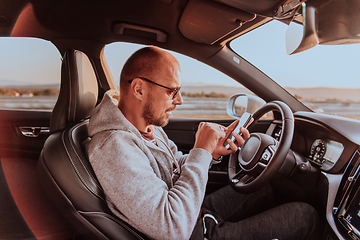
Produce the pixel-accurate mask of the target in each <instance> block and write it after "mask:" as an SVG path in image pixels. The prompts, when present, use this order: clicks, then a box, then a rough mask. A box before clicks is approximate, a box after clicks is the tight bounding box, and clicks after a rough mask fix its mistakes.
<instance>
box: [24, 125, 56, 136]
mask: <svg viewBox="0 0 360 240" xmlns="http://www.w3.org/2000/svg"><path fill="white" fill-rule="evenodd" d="M19 130H20V132H21V134H22V135H24V136H25V137H38V136H39V135H40V134H41V133H49V132H50V128H49V127H19Z"/></svg>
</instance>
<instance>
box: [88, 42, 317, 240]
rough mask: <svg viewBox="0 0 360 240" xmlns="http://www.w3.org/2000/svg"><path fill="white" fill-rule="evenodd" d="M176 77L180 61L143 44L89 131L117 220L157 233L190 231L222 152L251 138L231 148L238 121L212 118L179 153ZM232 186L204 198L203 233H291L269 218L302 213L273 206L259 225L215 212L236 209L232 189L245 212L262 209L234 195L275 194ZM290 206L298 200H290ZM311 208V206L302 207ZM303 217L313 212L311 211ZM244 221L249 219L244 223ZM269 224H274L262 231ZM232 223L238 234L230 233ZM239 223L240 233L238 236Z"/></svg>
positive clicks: (264, 198) (169, 235)
mask: <svg viewBox="0 0 360 240" xmlns="http://www.w3.org/2000/svg"><path fill="white" fill-rule="evenodd" d="M179 77H180V67H179V64H178V62H177V61H176V59H175V58H174V57H173V56H172V55H171V54H169V53H168V52H165V51H163V50H161V49H159V48H156V47H147V48H143V49H140V50H138V51H137V52H135V53H134V54H133V55H132V56H131V57H130V58H129V59H128V60H127V62H126V63H125V65H124V67H123V70H122V73H121V76H120V97H119V98H118V96H112V95H111V93H110V92H108V93H106V94H105V95H104V98H103V100H102V102H101V104H99V106H98V107H97V108H96V109H95V111H94V113H93V114H92V116H91V119H90V123H89V134H90V136H91V137H92V139H91V142H90V144H89V159H90V162H91V164H92V166H93V168H94V171H95V173H96V175H97V177H98V179H99V181H100V183H101V185H102V187H103V189H104V191H105V194H106V196H107V200H108V203H109V207H110V208H111V210H112V211H113V212H114V213H115V214H116V215H117V216H119V218H121V219H123V220H124V221H126V222H128V223H129V224H130V225H132V226H133V227H135V228H136V229H138V230H139V231H141V232H142V233H144V234H146V235H147V236H149V237H150V238H152V239H189V238H190V237H191V234H192V232H193V230H194V227H195V225H196V223H197V221H198V219H199V217H200V213H201V207H202V204H203V200H204V195H205V189H206V184H207V177H208V169H209V167H210V166H211V164H212V163H213V162H214V161H217V160H218V159H219V158H220V157H221V156H223V155H227V154H230V153H232V152H235V151H236V150H237V149H238V147H239V146H241V145H242V144H243V143H244V141H245V140H246V139H247V138H248V137H249V132H248V131H247V130H246V129H241V133H242V135H241V136H240V135H238V134H234V136H235V138H236V143H233V142H229V143H230V146H231V149H230V150H227V149H225V148H224V146H223V143H224V139H225V137H226V136H227V135H228V134H229V132H231V130H232V129H233V128H234V127H235V124H236V123H237V122H234V123H233V124H231V125H230V126H229V127H228V128H226V127H223V126H220V125H217V124H214V123H201V124H200V125H199V128H198V130H197V133H196V140H195V144H194V148H193V149H192V150H191V151H190V153H189V154H186V155H183V154H182V153H181V152H179V151H178V150H177V147H176V145H175V144H174V143H173V142H172V141H171V140H169V139H168V137H167V135H166V134H165V132H164V131H163V130H162V128H161V127H164V126H165V125H166V124H167V123H168V121H169V118H170V115H171V111H173V110H174V109H175V108H176V106H177V105H181V104H182V103H183V101H182V98H181V93H180V91H179V90H180V87H181V82H180V78H179ZM230 190H231V189H230ZM230 190H229V188H226V189H224V190H222V191H223V192H220V195H219V194H214V195H210V196H209V197H207V199H208V201H205V203H204V207H203V214H202V216H203V218H204V222H205V228H206V229H207V235H206V236H207V237H209V238H210V239H211V238H214V239H216V238H224V237H227V238H228V239H234V236H236V239H239V238H241V237H244V239H251V238H250V236H251V237H253V238H254V239H261V238H257V237H256V236H264V237H266V238H268V239H270V238H275V237H278V236H288V235H279V234H280V233H279V232H281V231H282V229H284V228H285V229H287V228H286V226H285V227H284V226H279V227H277V228H276V227H273V226H272V223H269V222H271V218H272V217H276V218H274V219H277V217H279V218H281V219H280V220H279V221H282V222H284V223H286V222H288V221H292V220H293V218H294V219H295V218H298V217H299V216H300V215H301V214H300V215H296V216H295V215H292V216H291V217H292V218H287V217H284V215H287V214H288V212H289V209H286V211H275V210H270V211H273V212H274V213H276V214H277V215H276V214H271V212H270V214H267V215H260V216H263V217H264V218H263V219H262V220H265V221H267V220H269V221H267V222H264V223H262V224H264V225H263V226H261V227H259V225H258V224H259V221H261V219H260V220H259V219H257V220H256V221H257V223H258V224H257V227H256V226H253V225H254V223H255V222H254V220H251V218H250V221H249V220H248V219H245V220H244V219H241V218H240V219H239V221H238V222H235V223H227V222H226V221H225V220H226V219H225V218H227V217H228V216H224V215H222V213H221V212H216V211H223V213H224V214H225V213H226V214H227V215H231V213H230V212H231V211H229V210H225V209H221V206H222V204H221V201H222V200H221V199H220V201H219V198H221V195H224V194H227V196H224V197H226V198H227V197H229V198H231V199H232V200H234V201H235V204H236V207H238V206H242V207H244V208H245V209H246V210H245V211H243V212H245V213H246V212H249V214H250V215H249V217H251V215H252V213H250V212H252V210H251V211H250V210H248V209H254V208H255V209H256V210H257V209H258V208H256V207H254V206H252V207H248V206H245V205H242V203H241V202H240V203H239V202H238V200H237V199H240V200H244V202H245V203H247V204H248V203H254V204H262V203H264V202H265V203H266V204H267V205H268V203H267V202H268V199H270V198H269V197H268V196H271V194H264V191H260V193H257V194H254V195H252V196H255V197H251V198H243V197H241V196H240V195H239V194H237V193H234V192H233V191H232V193H229V192H231V191H230ZM267 191H268V190H266V191H265V192H267ZM233 194H235V195H233ZM230 195H231V196H230ZM219 196H220V197H219ZM234 197H235V198H236V199H234ZM224 200H225V199H224ZM225 205H227V204H225ZM250 205H251V204H250ZM232 206H234V205H232ZM292 207H295V206H291V205H290V206H288V208H292ZM266 209H267V208H265V209H262V210H266ZM309 209H310V207H307V206H306V207H304V208H302V209H301V210H309ZM235 212H236V211H235ZM238 212H240V211H238ZM279 212H280V214H279ZM312 213H313V212H312V211H311V212H310V214H312ZM246 214H247V213H246ZM246 214H245V215H246ZM245 215H244V216H245ZM303 215H306V216H308V214H307V213H304V214H303ZM244 216H240V217H244ZM311 216H312V215H311ZM283 217H284V219H285V220H283ZM304 219H305V220H306V221H308V220H309V219H307V218H302V217H301V216H300V220H304ZM244 221H245V224H242V222H244ZM312 223H314V221H311V224H312ZM234 224H237V225H234ZM307 224H310V223H307ZM305 225H306V224H305ZM313 225H314V224H313ZM242 226H243V227H245V228H248V227H251V233H249V234H247V233H246V232H247V231H246V229H243V228H242ZM302 226H303V225H302ZM264 227H265V228H267V227H268V228H269V229H267V230H264V231H262V232H260V233H257V232H259V229H262V228H264ZM290 227H293V225H291V226H290ZM311 227H315V226H311ZM229 228H232V229H233V231H235V233H236V235H231V234H230V235H229V234H228V233H227V232H228V231H229ZM222 229H224V231H223V230H222ZM237 229H240V230H241V231H242V232H241V234H240V235H239V232H237ZM297 229H298V228H297ZM297 229H294V230H297ZM291 230H293V229H291ZM301 231H302V234H303V235H301V234H299V233H297V234H298V235H297V236H296V238H294V239H300V238H299V237H302V236H308V235H309V234H311V229H310V230H309V227H308V228H306V229H305V228H303V229H302V230H301ZM232 234H234V233H232ZM251 234H252V235H251ZM290 235H291V234H290ZM246 236H249V238H247V237H246Z"/></svg>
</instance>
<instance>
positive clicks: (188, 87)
mask: <svg viewBox="0 0 360 240" xmlns="http://www.w3.org/2000/svg"><path fill="white" fill-rule="evenodd" d="M142 47H145V46H144V45H139V44H131V43H120V42H117V43H112V44H109V45H107V46H106V47H105V50H104V55H105V59H106V62H107V64H108V66H109V69H110V72H111V73H112V75H113V78H114V80H115V81H116V84H117V85H118V86H119V79H120V72H121V69H122V66H123V65H124V63H125V61H126V59H127V58H128V57H129V56H130V55H131V54H132V53H134V52H135V51H136V50H138V49H140V48H142ZM169 52H170V53H171V54H173V55H174V56H175V58H176V59H177V60H178V61H179V63H180V67H181V82H182V87H181V94H182V97H183V101H184V104H183V105H181V106H178V107H177V109H176V110H175V111H174V112H173V114H172V117H184V118H206V119H221V118H225V119H229V118H230V117H229V116H228V115H227V112H226V106H227V101H228V98H229V97H230V96H231V95H233V94H235V93H244V92H246V93H248V92H249V91H248V90H246V89H245V88H244V87H243V86H242V85H241V84H239V83H238V82H236V81H235V80H234V79H232V78H230V77H228V76H227V75H225V74H223V73H221V72H219V71H217V70H216V69H214V68H212V67H210V66H208V65H206V64H203V63H201V62H199V61H197V60H195V59H192V58H190V57H187V56H184V55H182V54H179V53H175V52H172V51H169Z"/></svg>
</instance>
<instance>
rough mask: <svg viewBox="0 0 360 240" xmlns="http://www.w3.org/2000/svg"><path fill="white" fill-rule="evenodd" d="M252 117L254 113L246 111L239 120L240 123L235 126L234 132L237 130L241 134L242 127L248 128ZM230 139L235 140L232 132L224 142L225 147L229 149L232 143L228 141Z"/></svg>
mask: <svg viewBox="0 0 360 240" xmlns="http://www.w3.org/2000/svg"><path fill="white" fill-rule="evenodd" d="M251 118H252V115H251V114H250V113H248V112H244V114H243V115H242V116H241V118H240V121H239V122H238V124H237V125H236V127H235V128H234V130H233V132H236V133H238V134H240V128H241V127H244V128H247V127H248V126H249V125H250V123H251V122H250V120H251ZM228 139H230V140H231V141H232V142H234V141H235V137H234V136H233V135H232V132H231V133H230V134H229V136H228V137H227V139H225V142H224V147H225V148H226V149H227V150H229V149H230V144H229V143H228V142H227V140H228Z"/></svg>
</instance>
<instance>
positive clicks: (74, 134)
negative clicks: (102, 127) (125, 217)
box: [38, 50, 146, 239]
mask: <svg viewBox="0 0 360 240" xmlns="http://www.w3.org/2000/svg"><path fill="white" fill-rule="evenodd" d="M61 71H62V72H61V76H62V77H61V88H60V94H59V98H58V101H57V103H56V105H55V107H54V110H53V112H52V115H51V120H50V131H51V135H50V136H49V138H48V139H47V140H46V142H45V144H44V147H43V150H42V152H41V155H40V158H39V162H38V173H39V177H40V182H41V183H42V185H43V188H44V190H45V191H46V193H47V195H48V196H49V198H50V199H51V200H52V202H53V203H54V205H55V206H56V207H57V208H58V209H59V211H60V212H61V213H62V214H63V215H64V216H65V218H66V219H67V220H68V221H69V223H70V224H71V225H72V226H74V227H75V229H76V230H77V231H78V232H79V233H80V234H81V235H83V236H84V237H85V239H146V238H145V236H144V235H143V234H141V233H139V232H138V231H137V230H135V229H134V228H132V227H131V226H130V225H128V224H127V223H125V222H123V221H122V220H120V219H119V218H118V217H116V216H115V215H114V214H112V212H111V211H110V210H109V208H108V205H107V203H106V197H105V194H104V192H103V190H102V188H101V186H100V184H99V182H98V180H97V178H96V176H95V174H94V172H93V170H92V168H91V165H90V163H89V161H88V157H87V151H86V149H85V146H86V143H87V142H88V141H89V137H88V132H87V126H88V120H86V119H87V118H88V117H89V116H90V114H91V112H92V110H93V109H94V107H95V105H96V103H97V100H98V84H97V78H96V75H95V72H94V69H93V67H92V64H91V62H90V60H89V59H88V57H87V56H86V55H85V54H84V53H82V52H80V51H77V50H69V51H67V52H66V53H65V55H64V58H63V63H62V70H61Z"/></svg>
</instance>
